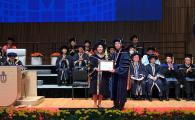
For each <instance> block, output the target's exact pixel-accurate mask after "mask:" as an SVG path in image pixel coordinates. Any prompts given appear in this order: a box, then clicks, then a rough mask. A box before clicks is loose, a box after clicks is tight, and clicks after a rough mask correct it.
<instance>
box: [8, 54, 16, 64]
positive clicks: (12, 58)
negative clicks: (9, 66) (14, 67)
mask: <svg viewBox="0 0 195 120" xmlns="http://www.w3.org/2000/svg"><path fill="white" fill-rule="evenodd" d="M7 57H8V58H9V61H11V62H14V61H15V59H16V57H17V54H16V53H14V52H10V53H8V54H7Z"/></svg>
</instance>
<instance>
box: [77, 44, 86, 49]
mask: <svg viewBox="0 0 195 120" xmlns="http://www.w3.org/2000/svg"><path fill="white" fill-rule="evenodd" d="M77 48H78V49H79V48H83V49H84V48H85V47H84V46H82V45H78V46H77Z"/></svg>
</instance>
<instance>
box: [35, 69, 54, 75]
mask: <svg viewBox="0 0 195 120" xmlns="http://www.w3.org/2000/svg"><path fill="white" fill-rule="evenodd" d="M36 71H37V74H51V70H50V69H37V70H36Z"/></svg>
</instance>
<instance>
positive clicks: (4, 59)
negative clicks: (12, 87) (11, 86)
mask: <svg viewBox="0 0 195 120" xmlns="http://www.w3.org/2000/svg"><path fill="white" fill-rule="evenodd" d="M5 62H6V57H4V56H0V66H1V65H3V64H4V63H5Z"/></svg>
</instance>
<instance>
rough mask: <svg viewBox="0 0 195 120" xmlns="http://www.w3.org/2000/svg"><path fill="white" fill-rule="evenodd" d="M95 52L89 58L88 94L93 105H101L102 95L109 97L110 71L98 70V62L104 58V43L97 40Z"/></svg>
mask: <svg viewBox="0 0 195 120" xmlns="http://www.w3.org/2000/svg"><path fill="white" fill-rule="evenodd" d="M94 51H95V54H94V55H92V56H91V57H90V58H89V59H90V77H91V81H90V89H89V91H90V94H91V95H92V96H93V101H94V107H101V101H102V99H103V97H109V78H110V75H111V73H110V72H107V71H102V70H100V67H99V63H100V61H102V60H106V58H107V57H106V55H105V53H104V51H105V44H104V42H103V41H99V42H97V43H96V44H95V46H94Z"/></svg>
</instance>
